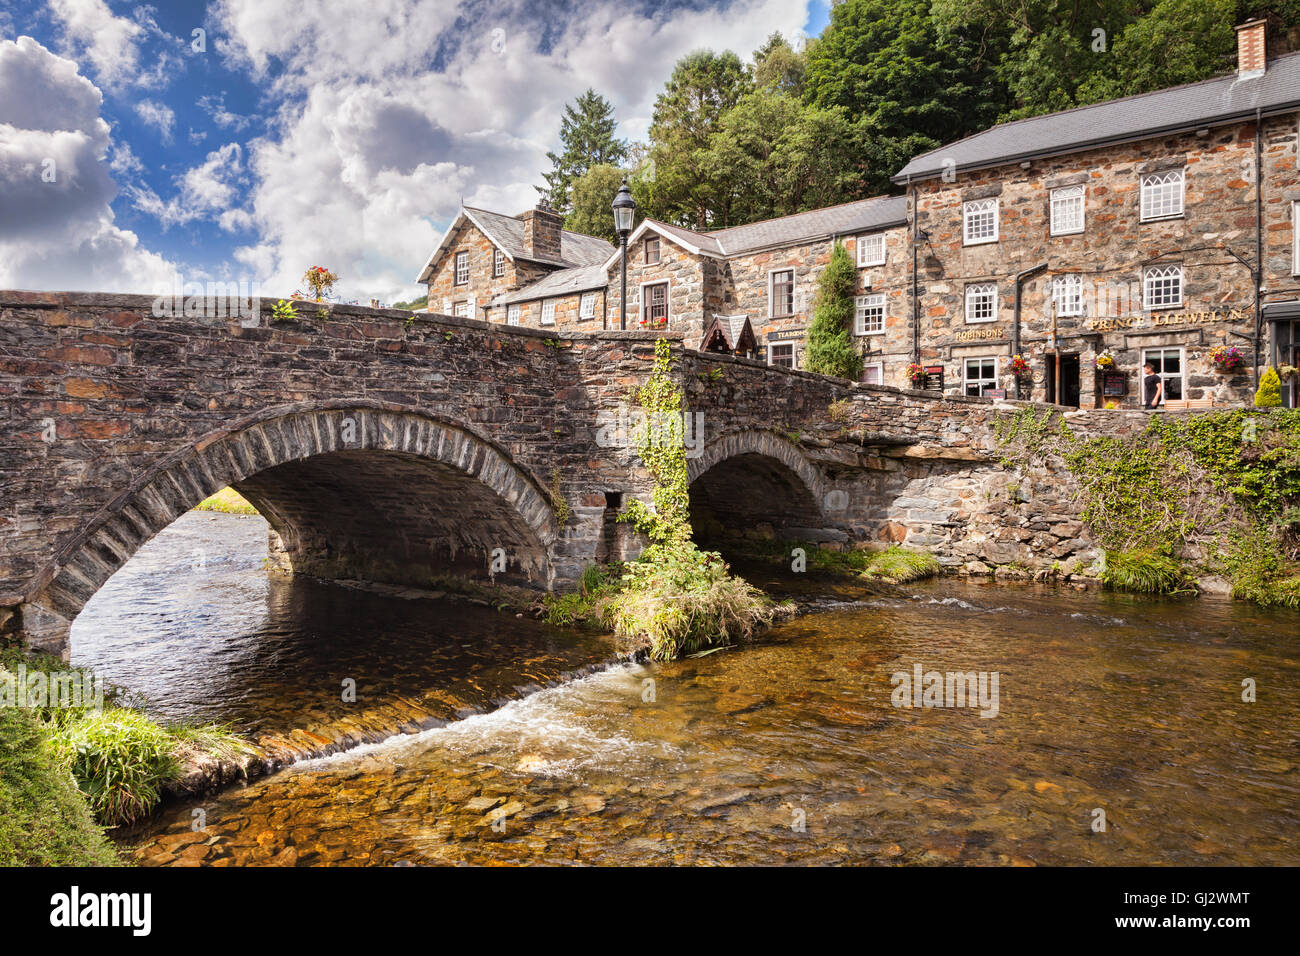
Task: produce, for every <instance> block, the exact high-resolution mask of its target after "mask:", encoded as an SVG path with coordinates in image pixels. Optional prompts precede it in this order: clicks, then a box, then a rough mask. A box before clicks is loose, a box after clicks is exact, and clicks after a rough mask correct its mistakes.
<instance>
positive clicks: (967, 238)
mask: <svg viewBox="0 0 1300 956" xmlns="http://www.w3.org/2000/svg"><path fill="white" fill-rule="evenodd" d="M990 210H992V217H991V219H990V220H989V225H991V226H992V231H991V232H990V233H988V234H987V235H983V234H981V235H977V236H972V235H971V224H972V223H973V222H976V221H982V220H983V219H984V216H985V215H986V214H987V213H988V212H989V211H990ZM977 216H978V217H979V220H976V218H975V217H977ZM998 219H999V205H998V197H997V196H993V197H991V198H989V199H968V200H966V201H965V202H964V203H962V204H961V244H962V245H963V246H979V245H983V244H984V243H986V242H997V241H998Z"/></svg>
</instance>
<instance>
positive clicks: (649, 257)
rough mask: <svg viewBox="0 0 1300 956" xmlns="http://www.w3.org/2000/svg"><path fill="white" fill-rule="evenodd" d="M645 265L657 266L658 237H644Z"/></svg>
mask: <svg viewBox="0 0 1300 956" xmlns="http://www.w3.org/2000/svg"><path fill="white" fill-rule="evenodd" d="M645 264H646V265H648V266H657V265H659V237H658V236H647V237H646V241H645Z"/></svg>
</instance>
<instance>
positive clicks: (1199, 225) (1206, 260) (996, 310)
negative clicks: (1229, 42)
mask: <svg viewBox="0 0 1300 956" xmlns="http://www.w3.org/2000/svg"><path fill="white" fill-rule="evenodd" d="M1238 47H1239V49H1238V53H1239V62H1238V70H1237V72H1235V73H1233V74H1231V75H1228V76H1223V77H1219V78H1216V79H1212V80H1206V81H1203V82H1200V83H1193V84H1189V85H1185V86H1180V87H1174V88H1170V89H1165V90H1159V91H1156V92H1153V93H1146V94H1142V95H1138V96H1131V97H1127V98H1124V99H1120V100H1113V101H1109V102H1105V103H1099V104H1095V105H1092V106H1086V107H1080V108H1077V109H1073V110H1067V111H1064V112H1060V113H1053V114H1049V115H1045V116H1037V117H1033V118H1030V119H1026V120H1020V121H1016V122H1011V123H1004V124H1002V125H999V126H996V127H993V128H992V129H989V130H986V131H984V132H981V133H977V134H975V135H973V136H970V137H967V138H966V139H963V140H960V141H958V142H955V143H951V144H949V145H947V146H944V147H941V148H940V149H937V150H934V151H933V152H929V153H926V154H923V155H920V156H917V157H915V158H913V159H912V160H911V161H910V162H909V163H908V164H907V165H906V166H905V167H904V168H903V169H902V170H900V171H899V173H898V174H897V175H896V176H895V177H894V181H895V182H896V183H898V184H899V185H901V186H903V187H905V188H906V189H907V194H908V214H909V220H910V221H913V222H914V224H915V236H914V241H915V243H916V246H917V262H918V269H917V275H916V285H917V296H916V320H917V348H918V355H919V361H920V363H921V364H922V365H924V366H926V367H927V371H931V372H932V373H933V375H932V380H931V383H930V384H931V385H936V384H938V380H939V378H940V377H941V379H942V387H943V388H944V389H945V390H947V391H950V392H953V391H955V392H959V393H962V394H968V395H978V394H988V393H990V392H994V393H995V394H996V393H1001V392H1002V391H1005V392H1006V393H1007V394H1008V395H1012V396H1014V395H1016V394H1017V392H1019V394H1020V395H1021V396H1022V397H1025V398H1033V399H1037V400H1045V401H1059V402H1060V403H1061V404H1067V405H1081V406H1083V407H1100V406H1102V405H1105V404H1107V403H1109V402H1114V403H1116V404H1118V405H1120V406H1122V407H1134V406H1140V405H1141V394H1140V391H1141V384H1140V383H1141V374H1142V367H1143V365H1144V363H1146V362H1151V363H1153V364H1154V365H1155V367H1156V371H1157V372H1158V373H1159V374H1160V376H1161V378H1162V380H1163V381H1164V385H1165V395H1166V398H1167V400H1168V403H1169V404H1183V403H1192V404H1198V405H1199V404H1207V405H1208V404H1242V403H1248V402H1249V401H1250V400H1251V398H1252V396H1253V391H1254V387H1253V374H1252V373H1253V367H1254V365H1255V362H1254V355H1255V348H1256V344H1257V342H1258V345H1259V349H1260V362H1261V363H1262V364H1264V365H1267V364H1269V363H1277V364H1279V365H1281V364H1291V365H1294V364H1295V362H1296V357H1297V356H1296V351H1295V345H1294V343H1295V342H1296V341H1297V336H1296V333H1295V329H1296V319H1298V318H1300V301H1298V300H1300V282H1297V278H1296V271H1297V262H1298V261H1300V260H1297V257H1296V255H1295V250H1294V248H1293V247H1294V245H1295V238H1296V237H1295V230H1294V229H1293V226H1292V223H1293V221H1294V212H1295V208H1296V202H1297V201H1300V190H1298V189H1297V182H1296V146H1297V133H1298V123H1300V55H1288V56H1283V57H1279V58H1276V59H1273V60H1267V61H1266V57H1265V55H1264V49H1265V25H1264V22H1263V21H1255V22H1252V23H1247V24H1244V25H1242V26H1241V27H1239V28H1238ZM1261 170H1262V175H1261V174H1260V171H1261ZM1257 274H1259V276H1260V281H1259V285H1260V287H1261V289H1260V291H1259V292H1258V294H1257V291H1256V275H1257ZM1266 318H1267V319H1269V321H1268V322H1265V321H1263V320H1264V319H1266ZM1257 335H1258V338H1257ZM1216 347H1218V348H1224V349H1227V348H1234V347H1235V348H1236V349H1237V350H1239V352H1240V353H1241V367H1240V368H1239V369H1237V370H1235V371H1227V370H1224V369H1223V368H1222V367H1221V366H1216V364H1215V363H1214V361H1213V358H1214V355H1213V350H1214V349H1216ZM1017 354H1019V355H1021V356H1022V357H1023V359H1024V360H1025V361H1026V362H1027V363H1028V365H1029V371H1028V373H1027V374H1024V375H1021V376H1015V375H1013V374H1012V372H1011V360H1012V358H1013V356H1015V355H1017ZM1107 358H1109V359H1110V360H1111V361H1112V362H1113V364H1111V365H1110V366H1109V368H1106V367H1105V365H1104V363H1105V361H1106V359H1107ZM1098 359H1102V362H1103V364H1102V365H1099V363H1098ZM1295 388H1296V386H1295V383H1294V380H1293V381H1292V382H1291V383H1290V384H1289V389H1288V398H1289V399H1290V401H1291V402H1292V404H1294V401H1295Z"/></svg>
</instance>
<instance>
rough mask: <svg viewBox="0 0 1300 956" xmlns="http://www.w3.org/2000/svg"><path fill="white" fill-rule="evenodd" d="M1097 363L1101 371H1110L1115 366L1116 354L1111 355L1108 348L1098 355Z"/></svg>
mask: <svg viewBox="0 0 1300 956" xmlns="http://www.w3.org/2000/svg"><path fill="white" fill-rule="evenodd" d="M1096 365H1097V370H1098V371H1099V372H1109V371H1110V370H1111V369H1113V368H1114V367H1115V356H1113V355H1111V354H1110V350H1109V349H1108V350H1107V351H1105V352H1102V353H1101V354H1100V355H1098V356H1097V362H1096Z"/></svg>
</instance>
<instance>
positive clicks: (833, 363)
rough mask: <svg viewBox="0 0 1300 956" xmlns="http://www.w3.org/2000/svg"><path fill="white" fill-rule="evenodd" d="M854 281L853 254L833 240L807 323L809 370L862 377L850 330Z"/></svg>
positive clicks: (859, 356) (859, 361) (859, 355)
mask: <svg viewBox="0 0 1300 956" xmlns="http://www.w3.org/2000/svg"><path fill="white" fill-rule="evenodd" d="M857 282H858V270H857V267H856V266H855V265H854V264H853V257H852V256H850V255H849V253H848V250H847V249H845V248H844V244H843V243H840V242H837V243H835V245H834V247H833V248H832V249H831V258H830V262H828V263H827V264H826V268H825V269H823V270H822V274H821V279H820V280H819V286H818V291H817V305H816V308H815V309H814V310H813V317H812V321H811V322H810V323H809V324H808V359H807V364H806V367H807V369H808V371H810V372H820V373H821V374H823V375H837V376H839V377H840V378H848V379H853V380H854V381H856V380H857V379H859V378H861V377H862V353H860V352H859V351H858V350H857V349H856V348H855V347H854V345H853V339H852V337H851V334H850V331H849V330H850V327H851V325H852V322H853V293H854V291H855V290H856V288H857Z"/></svg>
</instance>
